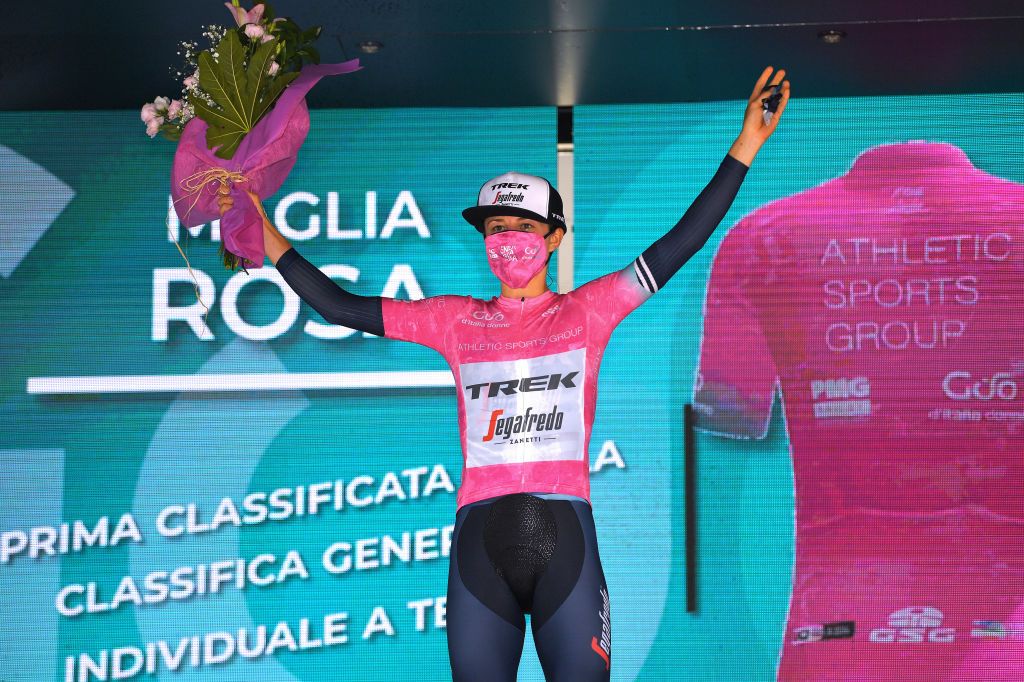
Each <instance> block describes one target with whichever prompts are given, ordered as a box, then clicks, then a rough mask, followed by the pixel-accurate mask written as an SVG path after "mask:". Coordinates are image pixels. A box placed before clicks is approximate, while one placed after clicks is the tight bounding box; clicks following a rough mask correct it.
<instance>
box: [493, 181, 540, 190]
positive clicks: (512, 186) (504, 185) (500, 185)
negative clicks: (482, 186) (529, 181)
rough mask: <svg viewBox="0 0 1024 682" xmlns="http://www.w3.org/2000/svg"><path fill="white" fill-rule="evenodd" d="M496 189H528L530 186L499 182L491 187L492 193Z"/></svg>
mask: <svg viewBox="0 0 1024 682" xmlns="http://www.w3.org/2000/svg"><path fill="white" fill-rule="evenodd" d="M496 189H530V186H529V185H524V184H522V183H519V182H499V183H497V184H496V185H491V191H492V192H493V191H494V190H496Z"/></svg>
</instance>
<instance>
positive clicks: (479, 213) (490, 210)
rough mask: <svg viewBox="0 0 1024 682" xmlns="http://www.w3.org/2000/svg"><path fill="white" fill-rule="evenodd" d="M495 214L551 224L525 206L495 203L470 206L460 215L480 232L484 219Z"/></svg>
mask: <svg viewBox="0 0 1024 682" xmlns="http://www.w3.org/2000/svg"><path fill="white" fill-rule="evenodd" d="M496 215H511V216H516V217H517V218H533V219H534V220H537V221H539V222H542V223H546V224H551V222H550V221H549V220H548V219H547V218H545V217H544V216H542V215H541V214H539V213H535V212H533V211H529V210H527V209H525V208H517V207H515V206H502V205H500V204H496V205H494V206H471V207H469V208H467V209H466V210H465V211H463V212H462V217H463V218H465V219H466V222H467V223H469V224H470V225H472V226H473V227H475V228H476V229H477V230H478V231H480V233H481V234H482V233H483V231H484V221H485V220H486V219H488V218H490V217H492V216H496Z"/></svg>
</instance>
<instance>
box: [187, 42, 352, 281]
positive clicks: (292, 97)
mask: <svg viewBox="0 0 1024 682" xmlns="http://www.w3.org/2000/svg"><path fill="white" fill-rule="evenodd" d="M360 68H362V67H361V66H359V60H358V59H352V60H349V61H347V62H342V63H339V64H310V65H308V66H306V67H305V68H303V69H302V72H301V73H300V75H299V77H298V78H296V79H295V80H294V81H292V83H291V84H290V85H289V86H288V87H287V88H285V90H284V92H283V93H282V94H281V96H280V97H279V98H278V100H277V103H276V104H274V107H273V108H272V109H271V110H270V113H268V114H267V115H266V116H264V117H263V119H262V120H261V121H260V122H259V123H257V124H256V125H255V126H254V127H253V129H252V130H251V131H250V132H249V134H248V135H246V136H245V139H244V140H242V143H241V144H240V145H239V147H238V149H237V150H236V151H235V154H234V156H232V158H231V159H230V160H226V159H221V158H218V157H217V156H215V155H214V153H213V152H212V151H211V150H210V149H209V148H207V146H206V129H207V125H206V122H205V121H203V120H202V119H200V118H199V117H198V116H197V117H196V118H193V119H192V120H191V121H189V122H188V123H187V124H186V125H185V129H184V131H182V135H181V140H180V141H179V142H178V150H177V152H175V155H174V166H173V168H172V169H171V197H172V198H173V200H174V209H175V212H176V213H177V214H178V220H179V221H181V224H182V225H184V226H186V227H195V226H196V225H201V224H203V223H207V222H210V221H212V220H216V219H217V218H220V219H221V223H220V234H221V239H222V240H223V242H224V248H225V249H226V250H228V251H230V252H231V253H233V254H235V255H236V256H238V257H239V258H241V259H243V260H242V262H243V263H244V264H245V266H246V267H253V268H261V267H263V260H264V252H263V224H262V219H261V218H260V215H259V211H257V210H256V207H255V206H254V205H253V203H252V201H250V200H249V197H248V196H246V194H245V190H249V191H251V192H254V193H255V194H256V195H257V196H259V197H260V199H266V198H267V197H269V196H271V195H272V194H274V193H276V192H277V190H279V189H280V188H281V185H282V184H284V181H285V178H287V177H288V173H290V172H291V170H292V166H294V165H295V161H296V158H297V154H298V151H299V147H301V146H302V143H303V141H304V140H305V139H306V134H307V133H308V132H309V110H308V109H307V107H306V100H305V96H306V93H308V92H309V90H310V89H311V88H312V87H313V86H314V85H316V84H317V82H318V81H319V80H320V79H321V78H323V77H324V76H336V75H340V74H344V73H351V72H353V71H358V70H359V69H360ZM213 169H225V170H227V171H231V172H234V173H240V174H241V175H242V176H244V179H242V180H236V181H234V182H232V183H231V198H232V199H233V200H234V205H233V207H232V208H231V209H230V210H228V211H227V212H226V213H225V214H224V216H223V217H221V215H220V211H219V210H218V208H217V190H218V189H219V188H220V181H219V180H218V179H216V177H212V178H210V179H208V180H207V181H206V182H205V183H204V184H202V185H200V186H199V187H198V188H193V189H191V190H190V189H189V188H188V187H186V184H187V183H185V180H186V179H187V178H190V177H193V176H195V175H196V174H197V173H202V172H204V171H208V170H213Z"/></svg>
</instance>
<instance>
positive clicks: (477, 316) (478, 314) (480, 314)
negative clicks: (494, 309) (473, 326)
mask: <svg viewBox="0 0 1024 682" xmlns="http://www.w3.org/2000/svg"><path fill="white" fill-rule="evenodd" d="M473 319H474V320H483V321H484V322H501V321H502V320H504V319H505V315H504V314H502V313H500V312H498V313H488V312H487V311H485V310H474V311H473Z"/></svg>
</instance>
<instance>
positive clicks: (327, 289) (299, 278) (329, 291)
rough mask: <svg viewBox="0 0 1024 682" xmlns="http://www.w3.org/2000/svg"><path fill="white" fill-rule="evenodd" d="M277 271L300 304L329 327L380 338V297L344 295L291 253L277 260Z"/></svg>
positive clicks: (315, 270) (296, 252)
mask: <svg viewBox="0 0 1024 682" xmlns="http://www.w3.org/2000/svg"><path fill="white" fill-rule="evenodd" d="M277 271H278V272H280V273H281V276H282V277H284V281H285V282H287V283H288V286H290V287H291V288H292V290H293V291H295V293H297V294H298V295H299V297H300V298H301V299H302V300H303V301H305V302H306V303H308V304H309V305H310V307H311V308H313V310H315V311H317V312H318V313H320V315H321V316H322V317H323V318H324V319H325V320H327V321H328V322H330V323H331V324H340V325H342V326H343V327H351V328H352V329H358V330H360V331H364V332H370V333H371V334H376V335H377V336H384V313H383V310H382V308H383V306H382V302H383V299H382V298H381V297H380V296H357V295H355V294H352V293H349V292H347V291H345V290H344V289H342V288H341V287H340V286H338V285H337V284H336V283H335V282H334V280H332V279H331V278H330V277H328V276H327V275H325V274H324V273H322V272H320V270H319V269H317V267H316V266H315V265H313V264H312V263H310V262H309V261H308V260H306V259H305V258H303V257H302V256H301V255H299V252H298V251H296V250H295V249H288V250H287V251H285V252H284V254H283V255H282V256H281V257H280V258H278V259H277Z"/></svg>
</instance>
